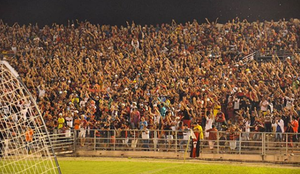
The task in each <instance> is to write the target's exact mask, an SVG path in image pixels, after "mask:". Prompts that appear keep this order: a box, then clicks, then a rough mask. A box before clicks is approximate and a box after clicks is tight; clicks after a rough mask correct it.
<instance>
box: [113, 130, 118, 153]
mask: <svg viewBox="0 0 300 174" xmlns="http://www.w3.org/2000/svg"><path fill="white" fill-rule="evenodd" d="M116 141H117V140H116V130H114V140H113V142H114V151H115V150H116Z"/></svg>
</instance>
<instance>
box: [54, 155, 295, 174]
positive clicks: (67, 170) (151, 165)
mask: <svg viewBox="0 0 300 174" xmlns="http://www.w3.org/2000/svg"><path fill="white" fill-rule="evenodd" d="M58 160H59V164H60V167H61V170H62V173H63V174H101V173H104V174H115V173H116V174H127V173H128V174H138V173H139V174H150V173H151V174H166V173H170V174H177V173H178V174H182V173H187V174H193V173H195V174H196V173H197V174H199V173H201V174H208V173H211V174H214V173H217V174H223V173H224V174H225V173H226V174H235V173H236V174H250V173H251V174H252V173H254V174H256V173H257V174H265V173H270V174H289V173H290V174H300V166H299V165H298V166H292V165H280V164H269V163H240V162H226V161H222V162H221V161H218V162H207V161H200V160H187V161H186V162H185V163H184V161H183V160H171V159H141V158H134V159H130V158H96V157H95V158H59V159H58Z"/></svg>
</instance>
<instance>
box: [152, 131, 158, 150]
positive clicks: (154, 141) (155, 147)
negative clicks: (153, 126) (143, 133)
mask: <svg viewBox="0 0 300 174" xmlns="http://www.w3.org/2000/svg"><path fill="white" fill-rule="evenodd" d="M153 145H154V151H156V150H157V130H154V140H153Z"/></svg>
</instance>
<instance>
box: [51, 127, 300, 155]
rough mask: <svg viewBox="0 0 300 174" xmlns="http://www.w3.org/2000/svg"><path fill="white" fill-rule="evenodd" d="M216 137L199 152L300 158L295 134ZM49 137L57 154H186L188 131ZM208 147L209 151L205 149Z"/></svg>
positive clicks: (204, 141) (77, 133)
mask: <svg viewBox="0 0 300 174" xmlns="http://www.w3.org/2000/svg"><path fill="white" fill-rule="evenodd" d="M216 134H217V139H216V140H208V139H207V138H204V139H202V140H200V142H201V143H200V153H202V154H254V155H262V156H265V155H293V156H294V155H295V156H300V149H299V145H300V142H299V139H298V137H300V135H299V134H296V133H275V132H250V133H249V132H236V133H234V135H232V133H229V132H223V131H219V132H216ZM204 136H205V133H204ZM50 137H51V139H52V146H53V148H54V150H55V151H56V152H57V153H62V152H70V153H73V152H75V151H76V150H87V151H153V152H154V151H156V152H173V153H184V152H185V151H187V153H189V152H190V148H191V141H189V131H188V132H182V131H166V130H164V131H160V130H149V132H148V134H147V132H145V131H140V130H100V131H99V130H86V137H85V138H83V137H82V135H81V133H80V131H72V133H71V135H68V136H65V134H64V133H61V134H52V135H50ZM232 137H234V138H233V139H232ZM188 143H189V144H188ZM212 144H213V146H211V147H213V148H211V147H210V146H209V145H212Z"/></svg>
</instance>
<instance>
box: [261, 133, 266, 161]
mask: <svg viewBox="0 0 300 174" xmlns="http://www.w3.org/2000/svg"><path fill="white" fill-rule="evenodd" d="M261 134H262V138H261V140H262V143H261V144H262V147H261V155H262V156H264V155H265V143H266V142H265V138H266V134H265V132H262V133H261ZM263 159H264V158H263Z"/></svg>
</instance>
